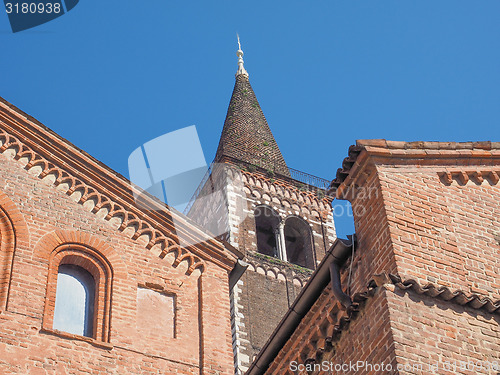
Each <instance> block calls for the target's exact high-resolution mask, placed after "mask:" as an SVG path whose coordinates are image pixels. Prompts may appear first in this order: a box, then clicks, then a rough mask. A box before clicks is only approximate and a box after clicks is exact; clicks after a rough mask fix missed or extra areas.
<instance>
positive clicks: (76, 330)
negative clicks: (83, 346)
mask: <svg viewBox="0 0 500 375" xmlns="http://www.w3.org/2000/svg"><path fill="white" fill-rule="evenodd" d="M95 286H96V285H95V280H94V277H93V276H92V275H91V274H90V273H89V272H88V271H87V270H85V269H84V268H82V267H78V266H75V265H72V264H62V265H60V266H59V269H58V273H57V289H56V303H55V309H54V321H53V328H54V329H57V330H60V331H64V332H68V333H73V334H76V335H81V336H87V337H93V336H94V302H95Z"/></svg>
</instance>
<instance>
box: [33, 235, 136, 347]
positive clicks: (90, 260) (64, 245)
mask: <svg viewBox="0 0 500 375" xmlns="http://www.w3.org/2000/svg"><path fill="white" fill-rule="evenodd" d="M36 254H37V255H38V256H39V257H41V258H43V259H45V260H47V261H48V264H49V270H48V275H47V291H46V296H45V307H44V312H43V322H42V326H43V329H44V330H46V331H53V328H52V326H53V319H54V308H55V299H56V290H57V275H58V270H59V266H60V265H63V264H73V265H76V266H79V267H82V268H84V269H85V270H87V271H88V272H89V273H90V274H91V275H92V276H93V278H94V280H95V283H96V294H95V308H94V325H93V326H94V332H93V336H92V338H93V339H95V340H98V341H102V342H109V340H110V318H111V299H112V289H113V278H114V275H116V274H117V273H118V274H121V275H123V274H125V272H126V270H125V266H124V264H123V263H122V261H121V259H120V258H119V256H118V254H117V253H116V252H115V251H114V250H113V248H112V247H111V246H110V245H109V244H107V243H106V242H104V241H103V240H101V239H99V238H97V237H96V236H94V235H91V234H89V233H84V232H78V231H62V230H57V231H54V232H51V233H48V234H46V235H45V236H43V237H42V238H41V239H40V241H39V242H38V244H37V246H36Z"/></svg>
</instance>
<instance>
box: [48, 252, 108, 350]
mask: <svg viewBox="0 0 500 375" xmlns="http://www.w3.org/2000/svg"><path fill="white" fill-rule="evenodd" d="M112 281H113V270H112V268H111V265H110V264H109V262H108V260H107V259H106V258H105V257H104V256H103V254H101V253H100V252H99V251H98V250H96V249H93V248H92V247H90V246H86V245H83V244H76V243H63V244H61V245H59V246H57V247H56V248H55V249H54V250H52V252H51V254H50V258H49V276H48V279H47V297H46V299H45V309H44V315H43V323H42V325H43V329H44V330H46V331H49V332H54V331H56V332H57V333H58V334H60V333H61V332H65V333H69V334H73V335H79V336H86V337H90V338H92V339H95V340H98V341H102V342H108V341H109V327H110V316H111V288H112Z"/></svg>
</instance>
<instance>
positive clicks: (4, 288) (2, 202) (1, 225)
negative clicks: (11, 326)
mask: <svg viewBox="0 0 500 375" xmlns="http://www.w3.org/2000/svg"><path fill="white" fill-rule="evenodd" d="M28 246H29V235H28V227H27V226H26V222H25V221H24V217H23V215H22V214H21V212H20V211H19V210H18V208H17V207H16V205H15V204H14V202H12V201H11V200H10V198H9V197H8V196H7V195H6V194H5V193H4V192H2V191H0V310H3V309H7V304H8V298H9V290H10V280H11V278H12V266H13V262H14V254H15V251H16V249H17V248H18V247H23V248H26V247H28Z"/></svg>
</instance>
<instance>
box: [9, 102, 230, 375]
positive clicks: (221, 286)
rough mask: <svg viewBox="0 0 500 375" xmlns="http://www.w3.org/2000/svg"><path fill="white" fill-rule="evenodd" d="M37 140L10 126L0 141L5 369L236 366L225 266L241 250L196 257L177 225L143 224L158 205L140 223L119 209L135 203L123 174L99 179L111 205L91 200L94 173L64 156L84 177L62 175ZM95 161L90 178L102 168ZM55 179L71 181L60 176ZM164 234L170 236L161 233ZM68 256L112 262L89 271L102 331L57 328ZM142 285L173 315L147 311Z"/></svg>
mask: <svg viewBox="0 0 500 375" xmlns="http://www.w3.org/2000/svg"><path fill="white" fill-rule="evenodd" d="M2 105H3V104H2ZM0 109H1V111H0V115H1V120H2V121H9V122H4V123H2V126H3V125H6V127H7V126H8V127H12V128H14V127H16V129H20V130H19V131H25V130H26V131H27V129H30V130H32V129H33V127H36V128H37V129H38V131H40V132H42V133H43V132H44V131H46V129H44V128H42V127H39V126H38V125H37V124H33V123H31V124H24V125H23V127H20V125H19V124H15V125H14V123H13V122H12V121H13V120H12V121H11V119H10V120H7V119H5V116H7V115H9V116H11V117H15V116H17V113H11V112H9V110H8V109H7V110H6V109H5V108H3V107H2V108H0ZM4 111H6V112H4ZM14 111H15V110H14ZM49 136H53V133H52V134H47V137H49ZM41 137H42V138H41V139H43V135H42V136H41ZM13 139H14V141H13ZM31 141H32V139H30V138H29V137H26V138H24V139H23V142H26V143H24V144H21V142H20V141H19V140H16V138H12V137H11V136H10V135H7V134H6V133H5V132H4V133H2V136H1V137H0V231H1V234H0V239H1V242H0V244H1V250H2V251H1V257H0V261H1V268H0V302H1V305H0V372H1V373H2V374H57V375H60V374H70V373H71V374H89V373H90V374H106V373H109V374H116V373H127V374H158V373H182V374H200V373H203V374H232V373H233V362H232V351H231V328H230V315H229V290H228V272H229V271H230V270H231V268H232V264H233V263H234V261H235V257H234V256H232V255H230V254H229V253H227V258H224V256H221V255H220V254H223V253H224V252H225V251H226V250H224V248H223V247H222V246H221V244H218V245H217V243H216V242H214V241H212V242H210V243H201V244H197V245H196V246H194V247H193V249H194V250H192V251H195V252H196V253H192V252H190V251H189V250H187V249H181V248H180V247H178V246H177V247H176V246H174V245H170V247H167V246H164V245H163V244H165V243H166V244H171V243H173V241H174V239H175V234H173V233H172V232H170V224H169V222H168V221H165V222H164V224H156V226H155V231H156V232H148V231H147V230H146V229H148V228H149V227H148V226H147V225H148V223H147V221H148V220H153V219H151V218H152V217H155V216H154V215H155V213H154V212H153V213H148V214H145V215H144V216H142V217H140V220H135V221H134V220H131V219H132V218H133V215H132V213H131V212H128V211H126V210H122V211H120V212H119V213H116V214H115V213H113V214H110V213H111V212H113V211H112V210H113V209H114V208H116V207H117V206H118V205H123V206H125V205H126V203H125V200H126V199H128V198H127V197H128V196H127V195H123V196H122V195H116V194H115V189H116V191H119V189H120V188H121V184H122V179H121V177H119V178H117V177H116V176H114V175H112V174H109V173H108V174H107V176H108V177H107V178H106V180H107V182H110V181H112V182H115V181H116V185H115V186H113V185H111V186H110V187H109V188H104V187H101V191H100V193H104V194H106V195H107V196H108V197H112V199H115V201H114V203H113V202H111V203H106V202H105V201H104V197H103V196H101V195H99V194H97V193H96V194H95V195H94V196H93V198H92V196H91V197H90V198H89V197H88V196H89V195H91V194H90V193H91V192H92V191H94V190H97V188H96V186H99V182H95V184H94V188H93V189H92V190H91V189H90V188H89V187H88V186H87V185H85V183H83V182H82V181H85V180H87V181H89V177H88V176H87V175H85V173H84V172H83V171H82V170H79V171H77V168H76V167H75V165H77V164H78V162H79V160H76V159H74V160H70V161H68V162H66V163H62V164H63V167H62V168H63V169H65V170H71V171H72V172H73V173H75V174H76V177H75V176H72V178H73V179H71V178H70V177H64V176H66V175H61V173H63V172H60V169H58V168H57V167H54V164H49V163H48V162H46V161H45V162H44V160H46V159H43V158H45V157H47V158H54V159H55V158H56V156H54V155H56V151H53V152H54V154H43V152H42V151H43V150H41V149H40V148H39V149H38V150H37V152H36V153H34V152H32V151H29V150H30V149H29V146H26V144H30V142H31ZM38 143H39V144H42V143H43V141H40V140H37V141H36V142H35V143H34V144H35V145H36V144H38ZM52 145H56V146H58V147H65V149H64V150H65V153H66V154H71V153H72V152H74V153H76V154H78V153H79V152H80V151H79V150H75V149H74V148H73V146H71V145H68V144H64V143H63V141H60V143H57V142H55V141H54V143H52ZM26 150H27V151H26ZM21 152H23V153H24V155H23V154H22V153H21ZM40 155H41V156H40ZM81 155H82V158H87V161H88V160H89V159H90V158H89V157H88V156H86V155H84V154H81ZM49 160H50V159H49ZM34 161H36V163H35V162H34ZM37 163H39V164H40V165H37ZM44 163H45V164H44ZM88 163H89V164H88V165H87V167H88V171H89V175H92V174H93V173H94V172H95V170H96V169H99V168H101V167H102V165H100V164H98V163H97V162H93V161H88ZM69 166H71V167H69ZM48 168H53V169H51V170H49V171H48V172H47V173H46V171H47V169H48ZM58 173H59V175H58ZM64 173H66V172H64ZM58 176H59V179H61V178H62V177H64V178H66V179H67V181H69V182H64V181H59V183H57V182H58ZM73 186H76V187H74V188H73ZM116 202H118V203H116ZM101 204H106V205H101ZM100 205H101V206H100ZM148 215H149V216H148ZM159 215H161V213H158V214H157V219H158V218H159V217H160V216H159ZM158 220H160V219H158ZM157 223H158V222H157ZM160 231H162V232H163V233H166V235H168V236H169V237H168V238H165V237H163V238H160ZM193 233H196V230H195V229H193ZM155 236H156V237H155ZM161 241H164V242H161ZM204 252H205V253H204ZM62 253H64V254H65V255H64V256H60V255H59V254H62ZM82 254H87V255H82ZM85 256H87V258H85ZM200 257H202V258H200ZM59 258H60V259H63V258H64V259H65V260H64V261H65V262H70V263H71V262H73V261H74V262H75V264H77V265H81V266H82V267H85V268H87V267H90V268H92V267H93V265H94V264H95V265H97V264H98V263H99V264H102V265H104V266H103V267H104V268H103V269H102V270H101V271H99V270H98V267H97V266H96V267H97V268H96V269H95V272H96V273H93V272H91V273H92V274H93V275H94V278H95V279H96V283H97V284H98V285H101V283H102V289H101V288H100V287H98V293H97V301H98V302H97V304H98V305H99V306H98V307H96V317H95V323H96V324H95V326H96V332H97V333H94V335H93V337H83V336H79V335H74V334H69V333H64V332H60V331H57V330H54V329H53V328H52V324H51V315H52V314H53V309H54V300H55V289H54V287H55V282H56V280H57V264H58V259H59ZM85 259H87V260H85ZM86 262H88V263H86ZM108 291H109V295H108V294H107V293H108ZM142 291H148V293H149V294H151V295H156V296H165V297H166V298H168V299H170V301H171V302H172V304H171V305H172V309H171V311H170V312H168V311H167V310H165V311H166V312H165V313H166V314H167V315H166V316H161V315H160V312H161V311H162V310H161V309H159V310H155V309H153V310H152V309H151V308H148V306H147V305H144V301H141V292H142ZM160 299H161V298H160ZM138 301H139V303H138ZM144 314H148V316H144ZM154 314H158V315H157V316H154ZM150 315H151V316H150ZM154 322H156V326H155V327H151V326H148V324H149V323H151V324H154ZM152 328H154V330H157V332H154V330H153V329H152ZM162 330H165V331H164V332H162Z"/></svg>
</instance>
